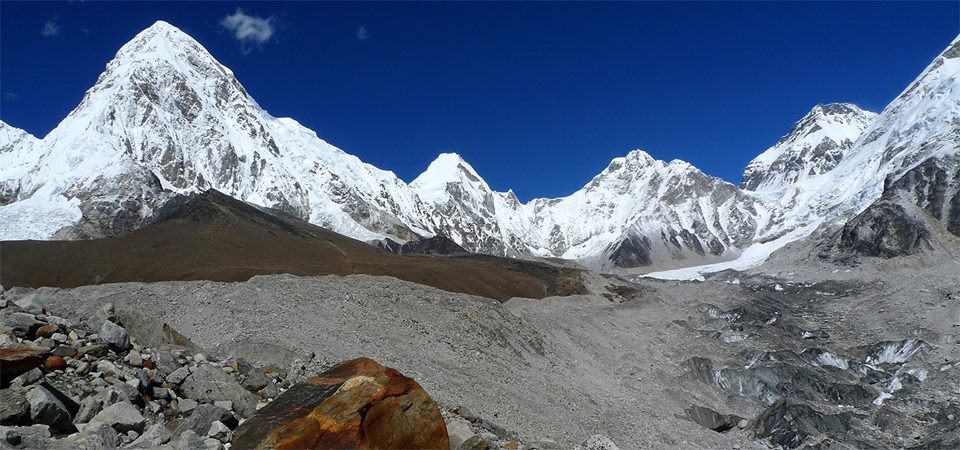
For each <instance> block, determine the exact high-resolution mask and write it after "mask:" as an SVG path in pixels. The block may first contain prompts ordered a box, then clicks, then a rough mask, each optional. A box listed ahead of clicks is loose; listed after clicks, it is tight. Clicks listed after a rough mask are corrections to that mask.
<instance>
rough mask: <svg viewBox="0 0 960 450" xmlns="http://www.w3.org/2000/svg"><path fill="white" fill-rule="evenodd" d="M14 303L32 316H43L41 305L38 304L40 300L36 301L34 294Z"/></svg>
mask: <svg viewBox="0 0 960 450" xmlns="http://www.w3.org/2000/svg"><path fill="white" fill-rule="evenodd" d="M14 303H15V304H16V305H17V306H19V307H20V308H22V309H23V310H24V311H26V312H28V313H30V314H33V315H40V314H43V304H42V303H40V299H38V298H37V296H36V295H34V294H31V295H27V296H25V297H23V298H21V299H19V300H17V301H15V302H14Z"/></svg>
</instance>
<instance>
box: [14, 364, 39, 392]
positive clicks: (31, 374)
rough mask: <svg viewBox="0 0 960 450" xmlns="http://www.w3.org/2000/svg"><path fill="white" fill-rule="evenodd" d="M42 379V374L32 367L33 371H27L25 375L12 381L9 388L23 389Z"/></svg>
mask: <svg viewBox="0 0 960 450" xmlns="http://www.w3.org/2000/svg"><path fill="white" fill-rule="evenodd" d="M42 379H43V372H41V371H40V369H39V368H37V367H34V368H33V369H30V370H28V371H27V372H25V373H22V374H20V376H18V377H16V378H14V379H13V381H11V382H10V386H11V387H24V386H30V385H31V384H34V383H36V382H38V381H40V380H42Z"/></svg>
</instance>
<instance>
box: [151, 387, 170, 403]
mask: <svg viewBox="0 0 960 450" xmlns="http://www.w3.org/2000/svg"><path fill="white" fill-rule="evenodd" d="M150 396H151V397H153V398H157V399H164V400H166V399H169V398H170V390H169V389H167V388H163V387H154V388H153V389H151V390H150Z"/></svg>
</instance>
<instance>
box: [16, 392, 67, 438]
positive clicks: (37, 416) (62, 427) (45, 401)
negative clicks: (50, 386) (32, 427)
mask: <svg viewBox="0 0 960 450" xmlns="http://www.w3.org/2000/svg"><path fill="white" fill-rule="evenodd" d="M26 399H27V402H28V403H30V420H32V421H33V422H34V423H39V424H43V425H49V426H50V429H51V430H53V431H54V432H56V433H72V432H74V431H76V428H75V427H74V426H73V422H72V421H71V419H70V413H69V412H68V411H67V407H66V406H65V405H64V404H63V402H61V401H60V400H59V399H58V398H57V397H56V396H55V395H54V394H53V393H52V392H50V391H49V390H47V388H45V387H43V386H33V387H32V388H30V390H29V391H27V395H26Z"/></svg>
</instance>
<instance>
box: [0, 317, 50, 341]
mask: <svg viewBox="0 0 960 450" xmlns="http://www.w3.org/2000/svg"><path fill="white" fill-rule="evenodd" d="M3 322H4V323H3V324H4V325H6V326H8V327H10V328H11V329H12V330H13V334H14V335H15V336H17V337H20V338H28V337H29V338H32V337H33V336H32V335H33V332H34V331H35V330H36V329H37V328H38V327H39V326H40V325H41V322H40V321H38V320H37V317H36V316H34V315H33V314H30V313H22V312H18V313H13V314H10V315H9V316H7V317H5V318H4V321H3Z"/></svg>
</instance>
